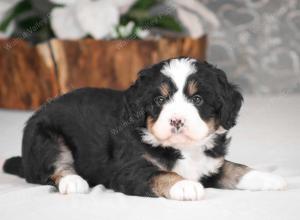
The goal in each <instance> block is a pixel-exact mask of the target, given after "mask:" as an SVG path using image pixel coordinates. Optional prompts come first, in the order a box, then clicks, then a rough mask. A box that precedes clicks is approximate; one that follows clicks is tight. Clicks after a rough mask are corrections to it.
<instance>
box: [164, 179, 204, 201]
mask: <svg viewBox="0 0 300 220" xmlns="http://www.w3.org/2000/svg"><path fill="white" fill-rule="evenodd" d="M203 196H204V189H203V186H202V184H201V183H198V182H194V181H190V180H181V181H179V182H177V183H175V184H174V185H173V186H172V187H171V189H170V191H169V199H174V200H182V201H184V200H191V201H194V200H201V199H202V198H203Z"/></svg>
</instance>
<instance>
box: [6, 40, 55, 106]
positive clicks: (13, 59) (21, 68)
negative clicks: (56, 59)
mask: <svg viewBox="0 0 300 220" xmlns="http://www.w3.org/2000/svg"><path fill="white" fill-rule="evenodd" d="M54 66H55V65H54V63H53V59H52V58H51V52H50V50H49V47H48V45H47V44H40V45H38V46H30V45H29V44H28V43H27V42H25V41H22V40H17V39H12V40H8V41H4V40H2V41H0V107H1V108H14V109H33V108H37V107H38V106H40V105H41V104H42V103H43V102H45V101H46V100H47V99H49V98H51V97H54V96H56V95H58V94H59V86H58V83H57V79H56V75H55V70H54Z"/></svg>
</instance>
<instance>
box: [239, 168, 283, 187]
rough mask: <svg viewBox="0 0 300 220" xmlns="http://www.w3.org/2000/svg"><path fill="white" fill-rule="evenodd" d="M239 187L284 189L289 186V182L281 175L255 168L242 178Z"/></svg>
mask: <svg viewBox="0 0 300 220" xmlns="http://www.w3.org/2000/svg"><path fill="white" fill-rule="evenodd" d="M237 188H238V189H248V190H284V189H286V188H287V183H286V181H285V180H284V179H283V178H282V177H281V176H277V175H274V174H271V173H265V172H260V171H256V170H253V171H250V172H249V173H247V174H246V175H245V176H243V177H242V178H241V180H240V182H239V183H238V185H237Z"/></svg>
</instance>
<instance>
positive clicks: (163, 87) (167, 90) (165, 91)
mask: <svg viewBox="0 0 300 220" xmlns="http://www.w3.org/2000/svg"><path fill="white" fill-rule="evenodd" d="M160 92H161V94H162V95H163V96H165V97H168V96H169V95H170V87H169V85H168V84H167V83H162V84H161V85H160Z"/></svg>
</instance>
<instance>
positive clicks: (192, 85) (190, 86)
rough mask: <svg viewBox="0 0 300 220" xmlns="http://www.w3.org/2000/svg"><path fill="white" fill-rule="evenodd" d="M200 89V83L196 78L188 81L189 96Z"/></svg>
mask: <svg viewBox="0 0 300 220" xmlns="http://www.w3.org/2000/svg"><path fill="white" fill-rule="evenodd" d="M198 90H199V87H198V83H197V82H196V81H195V80H192V81H190V82H189V83H188V86H187V92H188V95H189V96H192V95H194V94H195V93H196V92H197V91H198Z"/></svg>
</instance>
